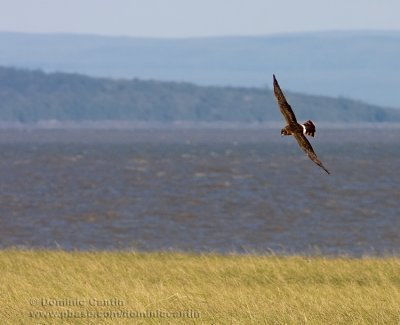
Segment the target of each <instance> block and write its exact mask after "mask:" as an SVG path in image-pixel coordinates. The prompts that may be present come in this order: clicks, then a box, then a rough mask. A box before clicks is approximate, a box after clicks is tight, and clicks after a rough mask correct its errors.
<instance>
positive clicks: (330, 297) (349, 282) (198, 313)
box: [0, 250, 400, 324]
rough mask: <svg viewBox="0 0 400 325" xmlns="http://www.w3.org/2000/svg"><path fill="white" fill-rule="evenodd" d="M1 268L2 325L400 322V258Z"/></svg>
mask: <svg viewBox="0 0 400 325" xmlns="http://www.w3.org/2000/svg"><path fill="white" fill-rule="evenodd" d="M0 276H1V279H0V300H1V303H0V323H1V324H138V323H141V324H142V323H146V324H147V323H151V324H159V323H162V324H190V323H192V324H193V323H196V324H399V323H400V259H399V258H362V259H351V258H339V257H338V258H324V257H277V256H256V255H246V256H239V255H214V254H207V255H195V254H182V253H132V252H64V251H36V250H34V251H21V250H3V251H0ZM40 313H41V314H40ZM146 313H147V314H146ZM175 313H176V314H175Z"/></svg>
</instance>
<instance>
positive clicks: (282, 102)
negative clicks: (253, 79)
mask: <svg viewBox="0 0 400 325" xmlns="http://www.w3.org/2000/svg"><path fill="white" fill-rule="evenodd" d="M273 76H274V94H275V97H276V100H277V101H278V105H279V109H280V110H281V113H282V115H283V116H284V118H285V120H286V122H287V123H288V124H296V123H297V120H296V116H295V115H294V113H293V110H292V108H291V107H290V105H289V103H288V102H287V101H286V98H285V95H284V94H283V92H282V90H281V87H279V84H278V81H277V80H276V78H275V75H273Z"/></svg>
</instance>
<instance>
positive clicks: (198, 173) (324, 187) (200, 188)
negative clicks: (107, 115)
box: [0, 129, 400, 256]
mask: <svg viewBox="0 0 400 325" xmlns="http://www.w3.org/2000/svg"><path fill="white" fill-rule="evenodd" d="M0 136H1V139H0V149H1V151H0V155H1V159H0V247H3V248H4V247H11V246H23V247H46V248H57V247H59V248H63V249H136V250H160V249H162V250H168V249H178V250H190V251H216V252H231V251H237V252H247V251H256V252H267V251H270V250H273V251H275V252H278V253H280V252H287V253H304V252H312V251H315V250H319V251H320V252H322V253H325V254H351V255H356V256H359V255H362V254H387V253H389V254H392V253H395V254H398V253H399V251H400V250H399V248H400V172H399V167H400V141H399V140H400V129H392V130H385V129H382V130H373V129H369V130H362V129H356V130H353V131H349V130H325V131H324V132H320V133H319V134H318V137H317V138H316V139H312V142H313V144H314V148H315V150H316V152H317V154H318V155H319V157H320V158H321V160H322V161H323V163H324V164H325V165H326V167H327V168H328V169H329V170H330V171H331V172H332V175H327V174H325V172H324V171H323V170H322V169H320V168H319V167H317V166H316V165H314V164H313V163H312V162H311V161H309V160H308V158H307V157H306V156H305V155H304V154H303V153H302V152H301V151H300V149H299V148H298V147H297V144H296V143H295V141H294V140H293V139H290V138H281V137H280V135H279V130H270V129H266V130H261V129H258V130H219V131H218V130H147V131H140V130H137V131H78V130H75V131H73V130H71V131H31V132H26V131H25V132H24V131H0Z"/></svg>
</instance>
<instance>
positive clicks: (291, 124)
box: [273, 75, 330, 174]
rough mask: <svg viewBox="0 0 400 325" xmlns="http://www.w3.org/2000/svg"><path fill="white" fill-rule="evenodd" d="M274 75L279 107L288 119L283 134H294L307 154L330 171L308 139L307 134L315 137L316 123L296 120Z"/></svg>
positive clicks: (275, 92)
mask: <svg viewBox="0 0 400 325" xmlns="http://www.w3.org/2000/svg"><path fill="white" fill-rule="evenodd" d="M273 77H274V94H275V97H276V100H277V102H278V105H279V109H280V111H281V113H282V115H283V117H284V118H285V120H286V123H287V125H286V126H285V127H284V128H283V129H282V130H281V135H282V136H284V135H293V136H294V138H295V139H296V140H297V143H298V144H299V146H300V148H301V149H303V151H304V152H305V153H306V154H307V156H308V157H309V158H310V159H311V160H312V161H313V162H315V163H316V164H317V165H318V166H319V167H321V168H322V169H323V170H325V171H326V172H327V173H328V174H330V173H329V171H328V170H327V169H326V168H325V167H324V165H323V164H322V162H321V161H320V160H319V159H318V157H317V155H316V154H315V152H314V149H313V147H312V146H311V144H310V142H309V141H308V140H307V138H306V135H309V136H312V137H314V135H315V125H314V123H313V122H312V121H311V120H308V121H307V122H304V123H303V124H299V123H298V122H297V120H296V116H295V115H294V113H293V110H292V108H291V107H290V105H289V104H288V102H287V101H286V98H285V95H284V94H283V92H282V90H281V88H280V87H279V84H278V81H277V80H276V78H275V75H273Z"/></svg>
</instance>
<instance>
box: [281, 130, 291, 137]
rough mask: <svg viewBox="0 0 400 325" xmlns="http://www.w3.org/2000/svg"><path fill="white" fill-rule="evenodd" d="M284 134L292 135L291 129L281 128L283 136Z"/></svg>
mask: <svg viewBox="0 0 400 325" xmlns="http://www.w3.org/2000/svg"><path fill="white" fill-rule="evenodd" d="M284 135H290V133H289V131H288V130H286V128H283V129H282V130H281V136H284Z"/></svg>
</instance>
